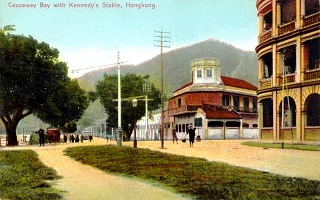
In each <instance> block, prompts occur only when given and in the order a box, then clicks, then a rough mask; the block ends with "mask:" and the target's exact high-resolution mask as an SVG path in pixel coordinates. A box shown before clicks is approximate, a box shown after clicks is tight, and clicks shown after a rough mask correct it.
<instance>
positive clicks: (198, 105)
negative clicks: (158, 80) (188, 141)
mask: <svg viewBox="0 0 320 200" xmlns="http://www.w3.org/2000/svg"><path fill="white" fill-rule="evenodd" d="M191 71H192V73H191V74H192V77H191V79H192V80H191V81H190V82H189V83H187V84H185V85H183V86H182V87H180V88H179V89H177V90H176V91H174V92H173V96H172V97H171V98H170V99H169V100H168V110H167V111H166V113H165V122H166V124H167V126H166V131H165V132H166V133H165V134H166V138H167V139H168V138H170V136H171V130H172V128H173V127H175V128H176V131H177V134H178V137H179V138H181V137H183V134H184V133H186V131H187V129H188V127H190V126H192V127H196V135H197V136H198V137H200V138H201V139H250V138H258V107H257V106H258V98H257V94H256V91H257V87H256V86H254V85H252V84H250V83H248V82H247V81H244V80H240V79H236V78H232V77H227V76H220V60H219V59H215V58H201V59H194V60H192V61H191Z"/></svg>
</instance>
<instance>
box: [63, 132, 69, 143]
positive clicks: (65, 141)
mask: <svg viewBox="0 0 320 200" xmlns="http://www.w3.org/2000/svg"><path fill="white" fill-rule="evenodd" d="M67 140H68V139H67V136H66V134H63V141H64V143H67Z"/></svg>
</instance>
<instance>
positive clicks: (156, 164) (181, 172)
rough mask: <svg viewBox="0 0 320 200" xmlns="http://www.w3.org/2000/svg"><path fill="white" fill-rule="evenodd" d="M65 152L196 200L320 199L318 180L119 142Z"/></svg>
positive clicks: (105, 168)
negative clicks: (124, 145)
mask: <svg viewBox="0 0 320 200" xmlns="http://www.w3.org/2000/svg"><path fill="white" fill-rule="evenodd" d="M65 152H66V155H68V156H71V157H73V158H75V159H76V160H77V161H80V162H82V163H85V164H88V165H92V166H94V167H96V168H98V169H101V170H103V171H106V172H112V173H119V174H124V175H127V176H132V177H138V178H142V179H147V180H149V181H155V182H158V183H161V184H164V185H165V186H169V187H171V188H173V189H174V190H175V191H177V192H179V193H183V194H186V195H187V196H191V197H192V198H195V199H277V200H278V199H316V198H317V197H319V196H320V182H319V181H312V180H307V179H302V178H292V177H283V176H279V175H274V174H269V173H265V172H261V171H256V170H251V169H247V168H242V167H234V166H230V165H227V164H223V163H218V162H209V161H207V160H205V159H201V158H191V157H185V156H179V155H172V154H165V153H161V152H157V151H151V150H148V149H135V148H131V147H121V148H119V147H117V146H111V145H108V146H105V145H104V146H86V147H73V148H68V149H66V150H65Z"/></svg>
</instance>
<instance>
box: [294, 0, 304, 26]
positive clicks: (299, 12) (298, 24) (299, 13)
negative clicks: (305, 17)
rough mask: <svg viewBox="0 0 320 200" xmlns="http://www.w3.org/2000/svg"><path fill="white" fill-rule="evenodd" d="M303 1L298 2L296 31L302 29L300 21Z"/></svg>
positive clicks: (298, 0) (297, 0)
mask: <svg viewBox="0 0 320 200" xmlns="http://www.w3.org/2000/svg"><path fill="white" fill-rule="evenodd" d="M301 1H303V0H296V23H295V25H296V26H295V27H296V29H298V28H300V27H301V24H302V23H301V20H300V17H301Z"/></svg>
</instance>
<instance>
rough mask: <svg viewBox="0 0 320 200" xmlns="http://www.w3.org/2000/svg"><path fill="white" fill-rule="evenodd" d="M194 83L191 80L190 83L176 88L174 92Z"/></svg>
mask: <svg viewBox="0 0 320 200" xmlns="http://www.w3.org/2000/svg"><path fill="white" fill-rule="evenodd" d="M192 84H193V82H192V81H190V82H189V83H187V84H185V85H183V86H181V87H180V88H178V89H176V90H175V91H173V92H177V91H179V90H182V89H183V88H186V87H188V86H190V85H192Z"/></svg>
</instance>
